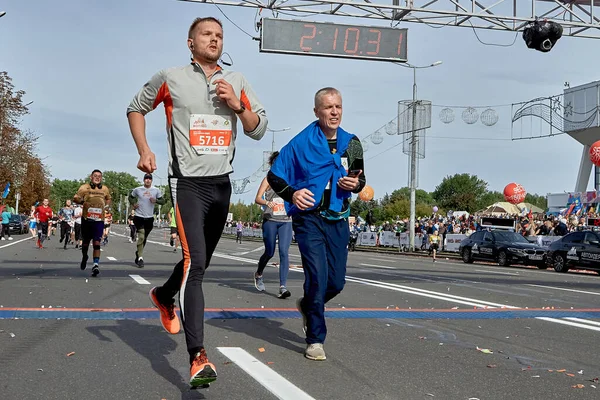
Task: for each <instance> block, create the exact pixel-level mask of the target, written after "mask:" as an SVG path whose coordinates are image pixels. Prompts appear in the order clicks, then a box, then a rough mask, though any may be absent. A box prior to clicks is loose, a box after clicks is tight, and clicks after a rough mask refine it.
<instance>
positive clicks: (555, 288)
mask: <svg viewBox="0 0 600 400" xmlns="http://www.w3.org/2000/svg"><path fill="white" fill-rule="evenodd" d="M527 286H535V287H541V288H546V289H554V290H564V291H566V292H575V293H583V294H593V295H595V296H600V293H598V292H588V291H586V290H575V289H566V288H559V287H553V286H545V285H534V284H527Z"/></svg>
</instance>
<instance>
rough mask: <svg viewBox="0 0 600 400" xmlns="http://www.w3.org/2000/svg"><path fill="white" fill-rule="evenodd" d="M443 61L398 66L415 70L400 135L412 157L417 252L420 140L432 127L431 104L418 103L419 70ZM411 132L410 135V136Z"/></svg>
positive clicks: (412, 233)
mask: <svg viewBox="0 0 600 400" xmlns="http://www.w3.org/2000/svg"><path fill="white" fill-rule="evenodd" d="M441 63H442V62H441V61H436V62H434V63H433V64H430V65H425V66H414V65H411V64H408V63H403V64H400V63H397V65H400V66H403V67H406V68H412V70H413V98H412V101H406V100H404V101H400V102H398V134H399V135H404V140H403V142H404V145H403V146H402V147H403V149H402V150H403V152H404V153H405V154H408V155H409V157H410V169H409V187H410V222H409V227H408V228H409V231H408V232H409V240H410V246H409V247H410V251H415V220H416V215H415V213H416V211H415V209H416V191H417V186H418V180H417V179H418V177H417V168H418V159H419V158H425V138H424V137H423V140H421V141H420V140H419V135H420V134H421V135H424V132H425V129H427V128H429V127H431V102H430V101H426V100H420V101H417V69H423V68H431V67H435V66H438V65H440V64H441ZM408 132H410V135H409V134H408Z"/></svg>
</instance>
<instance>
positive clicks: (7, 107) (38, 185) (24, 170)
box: [0, 71, 50, 212]
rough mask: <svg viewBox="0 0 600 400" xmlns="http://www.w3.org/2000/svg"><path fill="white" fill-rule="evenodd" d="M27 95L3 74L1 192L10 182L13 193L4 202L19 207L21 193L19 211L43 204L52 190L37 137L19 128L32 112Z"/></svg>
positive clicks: (0, 99) (0, 81) (0, 96)
mask: <svg viewBox="0 0 600 400" xmlns="http://www.w3.org/2000/svg"><path fill="white" fill-rule="evenodd" d="M24 96H25V92H24V91H23V90H16V88H15V86H14V85H13V83H12V79H11V78H10V76H9V75H8V73H7V72H6V71H1V72H0V186H1V188H0V190H1V189H3V188H4V185H6V183H7V182H10V183H11V190H10V193H9V195H8V197H7V198H6V199H5V200H4V202H5V203H6V204H9V205H10V206H11V207H16V199H15V195H16V193H17V192H21V200H20V204H19V211H25V212H28V211H29V210H28V208H29V207H30V206H32V205H34V204H35V203H36V202H38V201H39V202H41V201H42V199H43V198H45V197H47V196H48V193H49V191H50V174H49V173H48V170H47V168H46V166H45V165H44V163H43V162H42V160H41V159H40V158H39V157H38V155H37V154H36V153H35V148H36V145H37V139H38V137H37V136H35V135H34V134H33V133H32V132H31V131H23V130H22V129H20V128H19V125H20V122H21V119H22V118H23V117H24V116H25V115H27V114H28V113H29V109H28V108H27V104H24V98H23V97H24Z"/></svg>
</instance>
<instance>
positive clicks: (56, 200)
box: [48, 179, 83, 210]
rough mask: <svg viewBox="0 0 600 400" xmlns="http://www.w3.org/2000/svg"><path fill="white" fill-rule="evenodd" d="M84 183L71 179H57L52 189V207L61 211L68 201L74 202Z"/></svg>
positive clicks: (53, 182)
mask: <svg viewBox="0 0 600 400" xmlns="http://www.w3.org/2000/svg"><path fill="white" fill-rule="evenodd" d="M82 184H83V181H77V180H69V179H55V180H53V181H52V186H51V187H50V198H49V199H48V200H50V206H51V207H52V208H53V209H54V210H59V209H60V208H62V207H63V206H64V205H65V202H66V201H67V200H72V199H73V196H75V193H77V190H78V189H79V187H80V186H81V185H82Z"/></svg>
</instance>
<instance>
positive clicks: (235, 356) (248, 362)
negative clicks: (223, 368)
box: [217, 347, 315, 400]
mask: <svg viewBox="0 0 600 400" xmlns="http://www.w3.org/2000/svg"><path fill="white" fill-rule="evenodd" d="M217 350H219V351H220V352H221V353H223V355H225V357H227V358H229V359H230V360H231V361H232V362H234V363H235V364H236V365H237V366H238V367H240V368H241V369H242V370H244V371H245V372H246V373H247V374H248V375H250V376H251V377H252V378H254V379H255V380H256V381H257V382H258V383H260V384H261V385H262V386H264V388H265V389H267V390H268V391H269V392H271V393H273V394H274V395H275V396H276V397H277V398H278V399H280V400H288V399H289V400H315V399H314V398H313V397H311V396H309V395H308V394H307V393H306V392H304V391H302V390H301V389H299V388H298V387H297V386H294V385H293V384H292V383H291V382H290V381H288V380H287V379H285V378H284V377H283V376H281V375H279V374H278V373H277V372H275V371H274V370H273V369H271V368H269V367H267V366H266V365H265V364H263V363H262V362H261V361H259V360H258V359H256V358H255V357H253V356H252V355H250V354H249V353H248V352H247V351H246V350H244V349H242V348H239V347H217Z"/></svg>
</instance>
